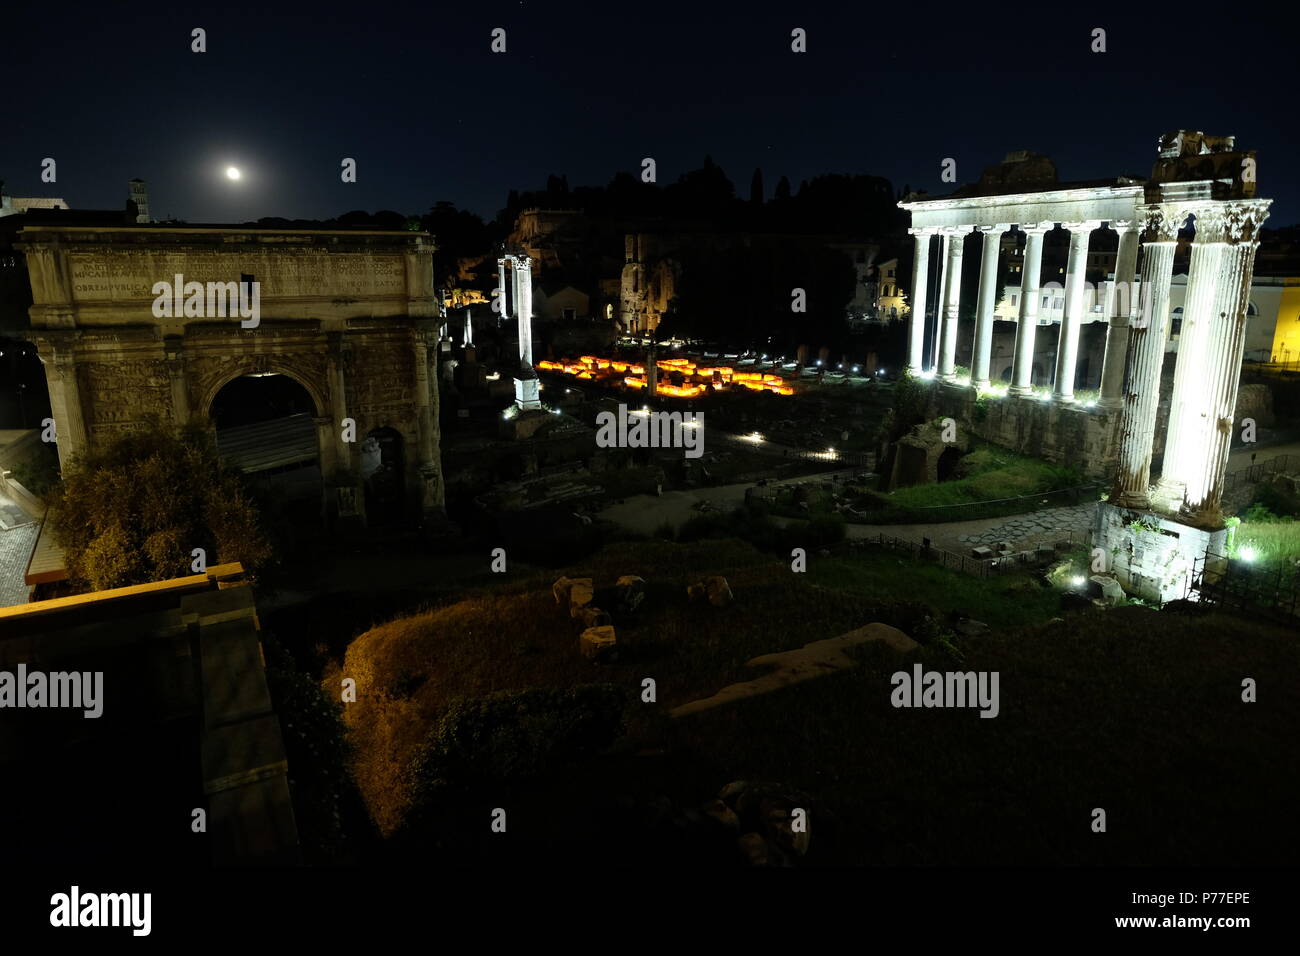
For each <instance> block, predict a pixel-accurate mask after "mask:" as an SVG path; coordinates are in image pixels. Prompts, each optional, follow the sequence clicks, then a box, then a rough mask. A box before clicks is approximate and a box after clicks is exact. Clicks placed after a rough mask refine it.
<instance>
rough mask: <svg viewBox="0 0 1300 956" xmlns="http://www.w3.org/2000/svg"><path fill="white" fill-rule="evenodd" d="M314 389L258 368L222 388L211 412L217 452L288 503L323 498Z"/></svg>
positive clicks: (210, 417) (209, 412) (287, 376)
mask: <svg viewBox="0 0 1300 956" xmlns="http://www.w3.org/2000/svg"><path fill="white" fill-rule="evenodd" d="M316 414H317V410H316V405H315V403H314V402H313V401H312V397H311V393H310V392H308V391H307V389H306V387H304V386H303V385H302V384H301V383H299V382H298V381H296V380H295V379H294V378H292V377H291V376H289V375H284V374H281V373H278V372H253V373H249V374H246V375H240V376H238V377H236V378H233V379H231V380H230V381H229V382H227V383H226V384H225V385H223V386H221V388H220V389H218V390H217V393H216V395H214V396H213V398H212V404H211V407H210V408H209V411H208V418H209V421H210V422H211V423H212V427H213V429H214V431H215V433H216V442H217V454H218V455H219V456H220V457H221V459H222V460H223V461H224V462H226V463H227V464H229V465H231V466H233V467H235V468H237V469H239V470H240V471H242V472H243V473H244V474H245V475H247V476H248V477H250V478H252V479H254V480H255V481H257V482H258V483H259V484H265V485H268V486H270V487H273V488H274V489H275V490H276V491H277V492H278V493H279V494H281V495H283V497H284V498H285V499H286V500H287V501H312V502H317V503H318V502H319V501H320V498H321V488H322V484H321V469H320V448H319V444H318V441H317V435H316V424H315V422H314V421H313V418H314V416H315V415H316Z"/></svg>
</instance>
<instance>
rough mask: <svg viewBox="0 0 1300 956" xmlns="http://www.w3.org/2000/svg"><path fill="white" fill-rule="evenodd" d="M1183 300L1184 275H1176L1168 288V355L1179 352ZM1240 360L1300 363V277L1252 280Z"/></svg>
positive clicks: (1270, 277) (1271, 277)
mask: <svg viewBox="0 0 1300 956" xmlns="http://www.w3.org/2000/svg"><path fill="white" fill-rule="evenodd" d="M1186 299H1187V276H1186V275H1176V276H1174V278H1173V281H1172V283H1171V284H1170V286H1169V309H1170V313H1171V314H1170V320H1171V322H1170V328H1169V341H1168V342H1167V343H1166V345H1165V351H1167V352H1177V351H1178V340H1179V338H1180V336H1181V333H1182V324H1183V306H1184V304H1185V302H1186ZM1243 361H1245V362H1282V363H1294V362H1296V361H1300V276H1261V275H1257V276H1255V277H1254V278H1253V279H1252V280H1251V283H1250V302H1249V304H1248V305H1247V306H1246V344H1245V354H1244V356H1243Z"/></svg>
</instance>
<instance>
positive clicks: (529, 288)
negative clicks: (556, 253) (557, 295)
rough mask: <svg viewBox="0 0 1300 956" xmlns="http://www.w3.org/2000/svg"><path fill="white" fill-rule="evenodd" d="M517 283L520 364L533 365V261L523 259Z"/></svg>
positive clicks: (516, 309)
mask: <svg viewBox="0 0 1300 956" xmlns="http://www.w3.org/2000/svg"><path fill="white" fill-rule="evenodd" d="M515 282H516V287H517V289H518V293H519V298H518V300H517V304H516V306H515V311H516V312H518V313H519V362H520V364H521V365H526V366H531V365H532V364H533V268H532V261H531V260H530V259H529V258H528V257H527V256H525V257H523V258H522V259H521V260H520V261H519V262H518V264H517V265H516V268H515Z"/></svg>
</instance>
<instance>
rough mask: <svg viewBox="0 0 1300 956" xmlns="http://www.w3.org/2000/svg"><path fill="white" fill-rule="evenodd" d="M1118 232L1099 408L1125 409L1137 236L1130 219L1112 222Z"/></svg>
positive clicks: (1108, 309) (1135, 306)
mask: <svg viewBox="0 0 1300 956" xmlns="http://www.w3.org/2000/svg"><path fill="white" fill-rule="evenodd" d="M1110 227H1111V228H1112V229H1114V230H1115V232H1117V233H1119V252H1118V254H1117V255H1116V257H1115V282H1114V284H1113V285H1112V286H1111V289H1110V300H1109V301H1108V302H1107V303H1106V315H1107V317H1108V319H1109V326H1108V328H1107V329H1106V354H1105V357H1104V358H1103V359H1102V363H1101V399H1100V400H1099V401H1098V402H1097V405H1098V406H1099V407H1101V408H1108V409H1115V408H1123V407H1124V362H1125V361H1126V358H1127V356H1128V329H1129V321H1130V319H1131V318H1132V316H1133V314H1134V313H1135V312H1136V311H1137V298H1136V296H1134V295H1133V276H1134V273H1135V272H1136V271H1137V254H1138V234H1137V229H1136V228H1135V227H1134V224H1133V222H1132V221H1131V220H1121V221H1117V222H1112V223H1111V224H1110Z"/></svg>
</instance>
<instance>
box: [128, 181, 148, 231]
mask: <svg viewBox="0 0 1300 956" xmlns="http://www.w3.org/2000/svg"><path fill="white" fill-rule="evenodd" d="M127 189H128V190H129V191H130V192H129V195H128V197H127V198H128V199H129V200H130V201H131V202H133V203H135V221H136V222H153V220H152V219H150V218H149V186H148V184H146V183H145V181H144V180H143V179H133V180H131V181H130V182H129V183H127Z"/></svg>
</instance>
